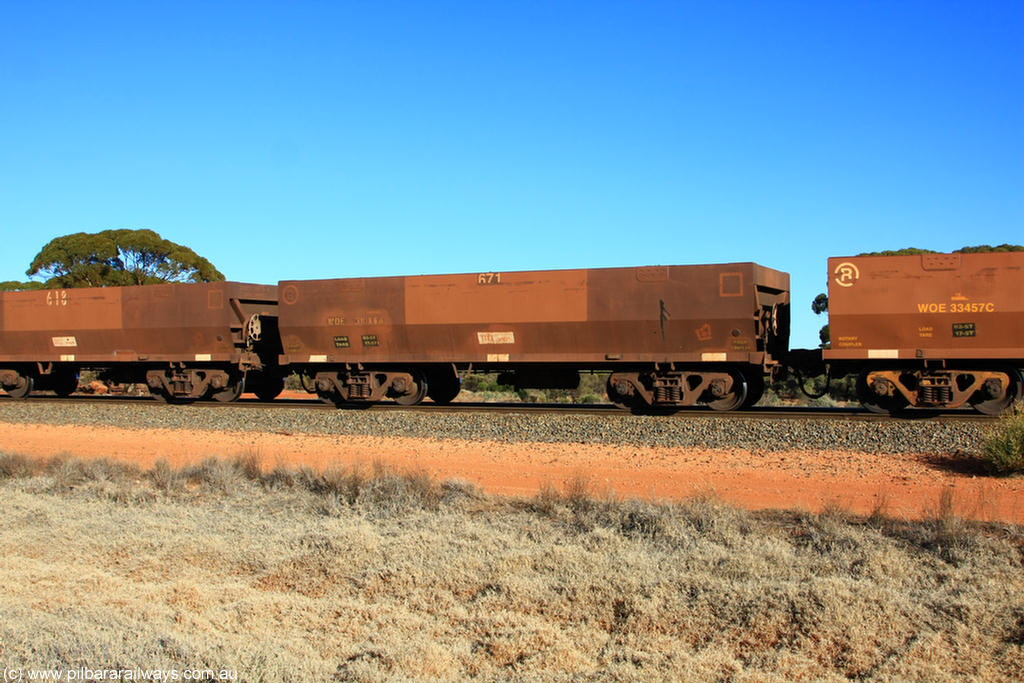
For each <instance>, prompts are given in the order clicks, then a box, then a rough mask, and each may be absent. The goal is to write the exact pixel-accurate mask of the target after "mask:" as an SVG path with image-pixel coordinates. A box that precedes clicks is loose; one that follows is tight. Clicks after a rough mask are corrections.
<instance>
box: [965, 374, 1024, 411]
mask: <svg viewBox="0 0 1024 683" xmlns="http://www.w3.org/2000/svg"><path fill="white" fill-rule="evenodd" d="M1001 372H1005V373H1006V374H1007V375H1008V376H1009V378H1010V386H1008V387H1006V392H1005V393H1004V394H1003V395H1002V396H999V397H996V398H983V399H982V400H979V401H977V402H972V403H971V407H972V408H974V409H975V410H977V411H978V412H979V413H984V414H985V415H999V414H1000V413H1002V412H1003V411H1004V410H1006V409H1007V408H1009V407H1010V406H1012V405H1013V404H1014V403H1016V402H1017V401H1019V400H1021V397H1022V395H1024V381H1022V379H1021V375H1020V371H1018V370H1014V369H1012V368H1007V369H1003V370H1002V371H1001ZM976 395H985V396H987V394H986V392H985V388H984V387H983V388H982V389H980V390H979V391H978V392H977V394H976Z"/></svg>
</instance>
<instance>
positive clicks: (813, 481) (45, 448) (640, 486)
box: [0, 423, 1024, 524]
mask: <svg viewBox="0 0 1024 683" xmlns="http://www.w3.org/2000/svg"><path fill="white" fill-rule="evenodd" d="M0 443H2V444H4V446H5V450H7V451H8V452H18V453H23V454H25V455H35V456H51V455H57V454H61V453H65V454H71V455H74V456H78V457H82V458H97V457H109V458H112V459H117V460H126V461H132V462H136V463H138V464H139V465H140V466H142V467H144V468H148V467H150V466H152V464H153V463H154V462H156V461H157V460H159V459H161V458H162V459H165V460H167V461H168V462H169V463H170V464H172V465H174V466H181V465H186V464H189V463H195V462H198V461H200V460H202V459H203V458H206V457H209V456H222V457H232V456H236V455H242V454H250V453H255V454H257V455H259V456H260V457H261V459H262V462H263V465H264V467H266V468H272V467H273V466H274V465H276V464H278V463H281V464H288V465H309V466H311V467H314V468H328V467H335V466H351V465H357V464H359V465H363V466H366V467H370V466H372V465H373V464H374V463H376V462H378V461H379V462H383V463H385V464H386V465H387V466H388V467H390V468H392V469H394V470H398V471H403V470H406V469H418V470H423V471H426V472H427V473H429V474H430V475H431V476H433V477H435V478H438V479H451V478H455V479H462V480H465V481H469V482H473V483H476V484H478V485H480V486H481V487H482V488H483V489H484V490H485V491H489V492H492V493H499V494H509V495H516V496H531V495H533V494H534V493H536V492H537V491H538V490H539V489H540V488H541V487H542V486H545V485H552V486H554V487H556V488H558V489H561V488H563V487H564V486H565V485H566V483H568V482H570V481H573V480H584V481H586V482H587V484H588V486H589V489H590V491H591V492H592V493H594V494H595V495H605V494H607V493H610V492H614V494H616V495H618V496H620V497H638V498H646V499H656V500H657V499H679V498H685V497H688V496H693V495H713V496H716V497H718V498H720V499H722V500H724V501H726V502H729V503H733V504H736V505H739V506H742V507H745V508H751V509H759V508H803V509H806V510H809V511H812V512H817V511H820V510H821V509H822V508H824V507H829V506H833V507H834V506H838V507H840V508H845V509H847V510H850V511H852V512H854V513H858V514H870V513H871V512H872V511H876V510H877V511H880V512H882V513H884V514H887V515H889V516H895V517H907V518H922V517H927V516H929V515H932V514H939V513H940V512H941V511H940V499H941V498H942V494H943V491H946V490H949V491H951V492H952V494H953V496H952V500H953V505H954V508H955V512H956V514H958V515H960V516H963V517H967V518H971V519H979V520H999V521H1006V522H1015V523H1018V524H1019V523H1024V478H1020V477H1017V478H1009V479H993V478H989V477H984V476H975V475H974V474H972V473H970V471H964V469H963V468H962V466H960V464H959V463H957V462H956V461H955V460H953V459H942V458H935V457H928V456H923V455H922V456H908V455H886V454H865V453H844V452H807V451H787V452H771V453H754V452H750V451H746V450H715V451H711V450H699V449H683V448H644V447H626V446H599V445H588V444H552V443H521V444H508V443H494V442H484V441H457V440H435V439H414V438H385V437H364V436H347V435H334V436H332V435H323V436H321V435H317V436H313V435H307V434H292V433H274V434H262V433H257V432H210V431H189V430H129V429H118V428H114V427H103V428H96V427H83V426H50V425H30V424H7V423H0ZM947 499H948V496H947Z"/></svg>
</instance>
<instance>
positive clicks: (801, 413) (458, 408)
mask: <svg viewBox="0 0 1024 683" xmlns="http://www.w3.org/2000/svg"><path fill="white" fill-rule="evenodd" d="M23 400H27V401H28V402H30V403H34V402H41V403H46V404H76V403H88V404H94V405H95V404H110V405H134V406H147V405H153V406H163V405H165V404H164V403H162V402H160V401H157V400H155V399H153V398H152V397H150V396H123V395H118V396H110V395H105V396H90V395H79V396H75V397H71V398H60V397H57V396H48V395H35V396H32V397H31V398H29V399H13V398H10V397H8V396H3V395H0V402H3V403H6V402H11V403H15V402H19V403H20V402H21V401H23ZM188 405H191V406H195V407H200V408H215V409H231V408H234V407H238V406H243V407H247V408H258V409H266V410H352V411H363V410H371V411H380V412H390V411H398V412H427V413H445V412H448V413H493V414H509V413H513V414H527V415H529V414H545V413H562V414H570V415H600V416H605V417H630V416H631V413H629V412H627V411H624V410H621V409H619V408H617V407H615V406H614V405H612V404H610V403H596V404H578V403H577V404H571V403H518V402H515V403H492V402H487V403H484V402H472V401H467V402H455V403H450V404H447V405H440V404H436V403H431V402H429V401H425V402H423V403H420V404H419V405H415V406H403V405H399V404H397V403H390V402H384V403H374V404H367V405H358V404H354V405H351V406H340V407H339V406H335V405H333V404H326V403H323V402H321V401H320V400H319V399H317V398H309V399H302V398H279V399H277V400H275V401H272V402H269V403H268V402H263V401H260V400H258V399H255V398H248V397H245V396H243V397H242V398H241V399H239V400H238V401H235V402H232V403H221V402H218V401H195V402H193V403H189V404H188ZM656 417H657V419H672V420H686V419H699V418H720V419H740V420H749V419H762V420H764V419H769V420H852V421H862V422H885V421H890V420H895V421H905V420H942V421H951V420H952V421H957V420H959V421H965V422H977V421H982V422H985V421H991V420H995V419H998V418H996V417H993V416H989V415H982V414H980V413H977V412H974V411H971V410H947V411H937V410H936V411H932V410H912V411H907V412H906V413H903V414H901V415H897V416H891V415H880V414H877V413H872V412H868V411H866V410H863V409H861V408H856V407H809V406H762V407H757V406H755V407H754V408H752V409H749V410H733V411H715V410H710V409H707V408H700V407H694V408H680V409H678V410H676V411H674V412H666V413H663V414H656Z"/></svg>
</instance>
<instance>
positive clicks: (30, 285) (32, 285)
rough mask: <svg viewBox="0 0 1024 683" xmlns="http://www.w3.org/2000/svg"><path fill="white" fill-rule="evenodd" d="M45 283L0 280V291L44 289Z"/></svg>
mask: <svg viewBox="0 0 1024 683" xmlns="http://www.w3.org/2000/svg"><path fill="white" fill-rule="evenodd" d="M45 288H46V285H44V284H43V283H42V282H34V281H31V280H30V281H28V282H18V281H17V280H8V281H7V282H0V292H23V291H26V290H29V289H45Z"/></svg>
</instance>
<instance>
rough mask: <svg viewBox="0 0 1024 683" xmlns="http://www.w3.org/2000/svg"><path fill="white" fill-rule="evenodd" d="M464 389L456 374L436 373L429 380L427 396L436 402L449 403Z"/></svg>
mask: <svg viewBox="0 0 1024 683" xmlns="http://www.w3.org/2000/svg"><path fill="white" fill-rule="evenodd" d="M461 390H462V382H461V381H460V380H459V376H458V375H456V374H452V375H451V376H448V375H444V376H441V375H434V376H433V377H431V378H430V379H429V380H428V381H427V396H429V397H430V400H431V401H433V402H434V403H439V404H441V405H447V404H449V403H451V402H452V400H453V399H454V398H455V397H456V396H458V395H459V392H460V391H461Z"/></svg>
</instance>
